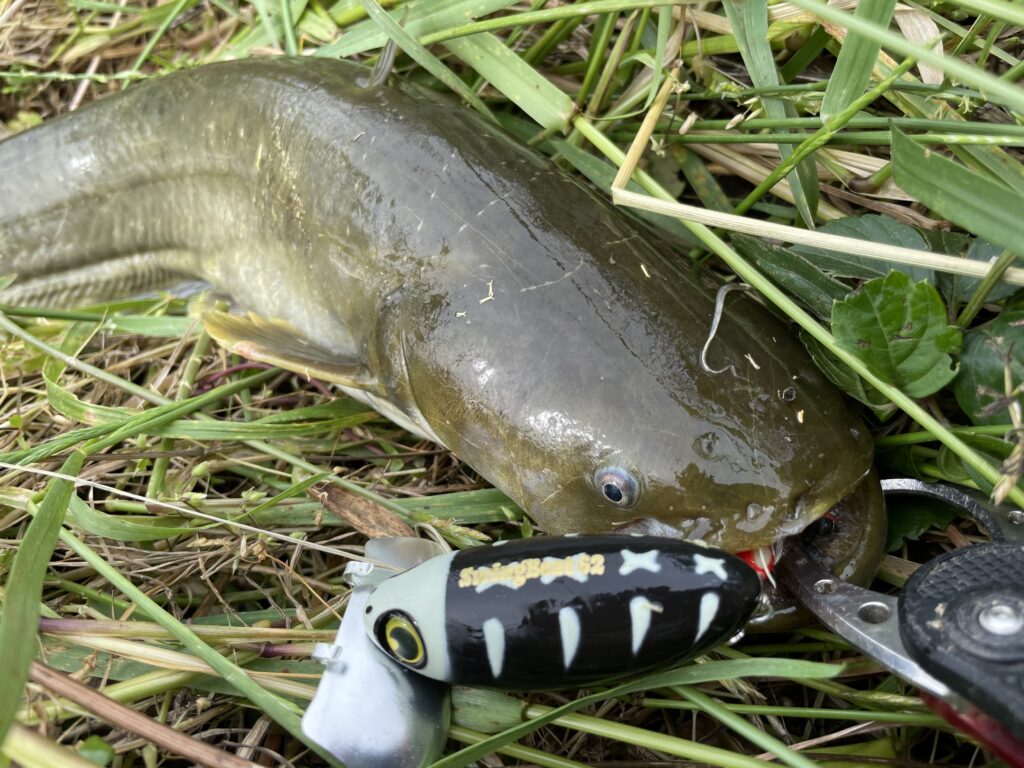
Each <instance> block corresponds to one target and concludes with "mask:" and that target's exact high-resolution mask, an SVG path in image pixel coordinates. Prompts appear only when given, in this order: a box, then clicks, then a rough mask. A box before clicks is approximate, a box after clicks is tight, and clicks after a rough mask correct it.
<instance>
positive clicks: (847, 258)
mask: <svg viewBox="0 0 1024 768" xmlns="http://www.w3.org/2000/svg"><path fill="white" fill-rule="evenodd" d="M819 231H820V232H826V233H828V234H830V235H841V236H843V237H855V238H857V239H859V240H870V241H871V242H873V243H883V244H885V245H898V246H900V247H902V248H913V249H915V250H919V251H926V250H928V244H927V243H926V242H925V240H924V238H923V237H921V235H920V234H919V233H918V231H917V230H916V229H914V228H913V227H909V226H907V225H906V224H902V223H900V222H898V221H896V220H895V219H892V218H890V217H888V216H881V215H877V214H868V215H866V216H852V217H850V218H848V219H837V220H835V221H830V222H828V223H827V224H825V225H823V226H821V227H819ZM792 250H793V251H794V252H795V253H798V254H800V255H801V256H805V257H807V258H808V259H809V260H810V261H811V262H813V263H814V264H817V265H818V266H819V267H821V268H822V269H824V270H825V271H826V272H831V273H832V274H833V275H838V276H840V277H856V278H860V279H868V278H872V277H884V276H885V275H886V274H888V272H889V270H890V269H895V270H899V271H900V272H905V273H906V274H908V275H910V276H911V277H912V278H914V279H915V280H931V279H932V277H933V274H932V271H931V270H929V269H924V268H923V267H913V266H909V265H907V264H898V263H896V262H889V261H880V260H878V259H865V258H864V257H862V256H857V255H855V254H851V253H847V254H838V253H835V252H834V251H826V250H822V249H820V248H812V247H810V246H806V245H795V246H793V248H792Z"/></svg>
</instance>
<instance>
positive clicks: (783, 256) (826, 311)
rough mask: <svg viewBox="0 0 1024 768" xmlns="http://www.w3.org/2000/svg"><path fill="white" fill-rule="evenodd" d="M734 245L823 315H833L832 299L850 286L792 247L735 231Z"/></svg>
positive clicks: (840, 296) (821, 316) (843, 292)
mask: <svg viewBox="0 0 1024 768" xmlns="http://www.w3.org/2000/svg"><path fill="white" fill-rule="evenodd" d="M732 242H733V245H735V246H736V249H737V250H738V251H739V252H740V253H741V254H742V255H743V256H745V257H747V258H748V259H750V260H751V261H752V262H754V263H755V264H756V265H757V266H758V267H760V268H761V269H762V270H763V271H764V272H766V273H767V274H768V276H769V277H770V278H772V279H773V280H774V281H775V282H777V283H778V284H779V285H780V286H782V287H783V288H785V289H786V290H787V291H788V292H789V293H790V294H791V295H792V296H795V297H796V298H798V299H800V301H802V302H803V303H804V304H806V305H807V306H808V307H810V308H811V310H812V311H813V312H814V313H815V314H816V315H818V317H820V318H822V319H828V318H829V317H831V315H832V302H834V301H839V300H841V299H842V298H843V297H844V296H846V294H847V293H849V291H850V289H849V288H847V287H846V286H845V285H843V284H842V283H838V282H836V281H835V280H833V279H831V278H830V277H828V276H827V275H825V274H823V273H822V272H821V271H820V270H819V269H817V268H816V267H815V266H814V265H813V264H811V263H810V262H809V261H807V260H806V259H804V258H803V257H801V256H797V255H796V254H795V253H793V252H792V251H789V250H787V249H785V248H780V247H779V246H776V245H769V244H768V243H765V242H764V241H763V240H761V239H760V238H757V237H749V236H747V235H735V234H734V235H733V236H732Z"/></svg>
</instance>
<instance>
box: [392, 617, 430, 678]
mask: <svg viewBox="0 0 1024 768" xmlns="http://www.w3.org/2000/svg"><path fill="white" fill-rule="evenodd" d="M384 639H385V641H386V642H387V645H388V648H389V649H391V653H392V654H393V655H394V657H395V658H396V659H398V660H399V661H400V662H402V663H403V664H409V665H410V666H419V665H420V664H422V663H423V661H424V658H425V656H426V654H425V652H424V650H423V639H422V638H421V637H420V633H419V630H418V629H416V625H415V624H413V623H412V622H411V621H410V620H409V619H408V618H407V617H405V616H403V615H402V614H400V613H396V614H394V615H393V616H390V617H388V620H387V623H386V624H385V625H384Z"/></svg>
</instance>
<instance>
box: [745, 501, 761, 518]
mask: <svg viewBox="0 0 1024 768" xmlns="http://www.w3.org/2000/svg"><path fill="white" fill-rule="evenodd" d="M762 512H764V508H763V507H762V506H761V505H760V504H758V503H757V502H753V503H751V504H748V505H747V520H757V518H758V517H759V516H760V515H761V513H762Z"/></svg>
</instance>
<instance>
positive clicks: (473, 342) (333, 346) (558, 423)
mask: <svg viewBox="0 0 1024 768" xmlns="http://www.w3.org/2000/svg"><path fill="white" fill-rule="evenodd" d="M363 78H365V70H363V69H361V68H359V67H356V66H354V65H351V64H347V63H344V62H336V61H323V60H313V59H303V60H301V61H299V60H288V59H280V60H257V61H253V60H249V61H241V62H232V63H228V64H221V65H214V66H209V67H204V68H200V69H197V70H193V71H188V72H182V73H178V74H175V75H172V76H169V77H166V78H162V79H160V80H157V81H154V82H150V83H146V84H142V85H138V86H133V87H132V88H130V89H128V90H127V91H126V92H125V93H123V94H120V95H118V96H115V97H112V98H108V99H105V100H102V101H101V102H99V103H97V104H94V105H91V106H89V107H87V108H85V109H82V110H80V111H78V112H76V113H75V114H73V115H70V116H68V117H65V118H61V119H58V120H54V121H52V122H51V123H48V124H45V125H43V126H41V127H39V128H36V129H32V130H30V131H26V132H25V133H22V134H18V135H16V136H14V137H13V138H11V139H9V140H7V141H6V142H3V143H0V201H2V202H0V273H7V274H9V273H15V272H16V273H18V274H19V278H20V279H19V282H18V283H17V284H16V285H15V287H14V288H13V289H12V292H11V293H9V294H6V295H5V300H8V301H12V300H13V301H20V302H27V301H35V302H42V301H46V302H50V303H70V302H72V301H81V300H84V299H85V298H90V297H98V296H110V295H111V294H114V293H128V292H131V291H137V290H139V289H141V288H142V287H145V286H148V285H154V284H157V283H160V282H163V283H164V284H166V282H167V281H168V280H169V279H171V278H172V277H174V276H176V275H193V276H197V277H200V278H202V279H204V280H207V281H209V282H211V283H212V284H214V285H215V286H218V287H220V288H222V289H224V290H225V291H226V292H228V293H230V294H231V295H232V296H233V297H234V298H235V299H236V300H237V301H238V303H239V304H240V305H241V306H243V307H244V308H246V309H249V310H252V311H254V312H256V313H258V314H260V315H262V316H265V317H271V318H280V319H283V320H285V321H288V322H289V323H291V324H292V325H294V326H295V327H296V328H297V329H298V331H299V332H300V333H301V334H302V335H303V336H305V337H307V338H308V339H312V340H315V341H316V342H317V343H318V344H319V345H321V346H324V347H327V348H329V349H330V350H331V351H332V352H334V353H336V354H337V355H338V356H339V357H349V358H356V359H358V360H361V361H363V362H364V363H365V364H366V365H367V367H368V368H369V370H370V372H372V373H373V374H374V375H375V376H376V378H377V380H378V381H379V384H378V385H377V386H376V388H374V389H372V391H371V396H370V398H369V399H370V400H371V402H372V403H373V404H375V405H377V406H378V407H381V408H382V410H384V411H385V412H386V413H387V414H388V415H391V416H392V417H394V418H397V419H398V420H399V421H400V423H403V424H405V425H407V426H410V427H412V428H415V429H417V431H419V432H421V433H422V434H425V435H427V436H430V437H433V438H435V439H437V440H439V441H440V442H442V443H443V444H444V445H446V446H448V447H449V448H451V449H452V450H454V451H455V452H456V453H457V454H458V455H459V456H461V457H462V458H463V459H464V460H465V461H466V462H467V463H468V464H470V465H471V466H472V467H474V468H475V469H476V470H477V471H479V472H480V473H481V474H482V475H483V476H484V477H486V478H487V479H488V480H490V481H491V482H493V483H494V484H495V485H496V486H497V487H499V488H501V489H502V490H503V491H505V492H506V493H508V494H509V495H510V496H511V497H512V498H513V499H514V500H516V501H517V502H518V503H519V504H521V505H522V507H523V508H524V509H525V510H526V511H527V512H528V513H529V514H530V515H531V516H532V517H533V518H534V519H535V521H536V522H537V523H538V524H539V525H540V526H541V527H542V528H544V529H545V530H547V531H550V532H553V533H554V532H567V531H601V530H608V529H609V528H611V527H612V526H613V525H614V524H616V523H618V522H622V521H627V520H630V519H634V518H640V517H653V518H657V519H658V520H660V521H662V522H664V523H667V524H670V525H673V526H677V527H678V528H679V529H681V530H682V532H683V533H684V535H687V536H691V537H701V538H704V539H705V540H707V541H709V542H710V543H713V544H717V545H720V546H723V547H725V548H726V549H729V550H733V551H736V550H745V549H749V548H751V547H755V546H761V545H764V544H767V543H770V542H772V541H774V540H776V539H777V538H778V537H779V536H780V535H784V534H790V533H794V532H796V531H798V530H800V529H802V528H803V527H804V526H805V525H806V524H808V523H809V522H810V521H812V520H814V519H815V518H817V517H819V516H820V515H821V514H823V513H824V512H825V511H826V510H827V509H828V508H829V507H831V506H832V505H833V504H834V503H836V502H837V501H838V500H839V499H840V498H841V497H842V496H844V495H845V494H846V493H847V492H848V491H849V490H850V489H852V488H853V487H854V486H855V485H856V484H857V483H858V482H859V481H860V480H861V479H862V478H863V477H864V476H865V474H866V473H867V472H868V469H869V467H870V464H871V443H870V438H869V435H868V434H867V431H866V430H865V429H864V427H863V426H862V425H860V424H859V423H858V422H857V421H856V420H855V419H853V418H852V417H851V416H850V415H849V414H848V413H847V410H846V407H845V404H844V402H843V401H842V400H841V398H840V396H839V395H838V394H837V392H836V391H835V390H834V389H833V388H832V387H831V386H830V385H829V384H828V383H827V382H826V381H825V380H824V378H823V377H822V376H821V374H820V373H819V372H818V371H817V369H816V368H815V367H814V366H813V364H812V363H811V362H810V360H809V358H808V357H807V355H806V354H805V353H804V351H803V349H802V348H801V347H800V345H799V343H798V342H797V341H796V340H795V339H794V338H793V335H792V334H791V332H790V331H789V329H788V328H787V327H786V326H785V325H784V324H783V323H782V322H780V321H778V320H777V319H776V318H775V317H774V316H772V315H771V313H770V312H768V311H767V310H766V309H764V308H763V307H762V306H761V305H760V304H758V303H757V302H756V301H755V300H753V299H751V298H749V297H746V296H737V295H735V294H730V295H729V297H728V298H727V299H726V304H725V311H724V314H723V318H722V322H721V324H720V326H719V328H718V331H717V333H716V334H715V336H714V338H713V340H712V341H711V343H710V346H709V348H708V351H707V363H708V365H709V366H710V367H711V368H713V369H714V370H721V371H722V372H720V373H712V372H709V371H708V370H705V369H704V368H703V367H702V365H701V362H700V361H701V350H702V347H703V346H704V344H705V341H706V340H707V338H708V334H709V329H710V326H711V321H712V316H713V313H714V304H715V291H716V289H717V287H718V282H717V281H716V280H715V279H713V278H712V277H711V276H708V275H706V274H701V273H699V272H697V271H695V270H691V269H689V268H688V267H687V266H686V265H685V264H684V263H683V260H682V259H681V258H680V257H677V256H672V255H670V254H667V253H666V252H664V250H663V247H662V246H660V245H658V244H657V243H656V241H654V240H653V239H652V238H651V237H649V235H648V234H647V233H646V231H645V230H643V228H642V227H641V226H639V225H638V224H636V223H634V222H633V220H632V219H630V218H629V217H627V216H626V215H624V214H623V213H621V212H620V211H618V210H616V209H614V208H613V207H612V206H610V205H609V204H608V203H606V202H605V201H604V200H602V199H601V198H600V197H599V196H598V195H597V194H595V193H594V192H592V191H591V190H589V189H588V188H586V187H584V186H583V185H582V184H580V183H579V182H577V181H575V180H574V179H572V178H571V177H569V176H567V175H565V174H564V173H562V172H561V171H560V170H559V169H557V168H556V167H554V166H553V165H552V164H551V163H550V162H549V161H547V160H546V159H544V158H542V157H540V156H539V155H537V154H535V153H533V152H532V151H530V150H528V149H526V148H523V147H521V146H519V145H518V144H517V143H515V142H514V141H512V140H511V139H509V138H508V137H506V136H505V135H504V134H502V133H501V132H500V130H499V129H497V128H496V127H494V126H492V125H490V124H488V123H486V122H485V121H484V120H483V119H481V118H479V117H478V116H477V115H475V114H473V113H470V112H468V111H465V110H462V109H460V108H458V107H456V106H454V105H453V104H452V103H451V102H449V101H446V100H444V99H443V98H440V97H438V96H436V95H433V94H429V93H426V92H423V91H420V90H417V89H415V88H412V87H408V86H395V87H392V86H381V87H371V88H364V87H362V86H361V85H360V84H359V82H358V81H360V80H361V79H363ZM346 391H352V390H351V388H346ZM608 466H614V467H621V468H624V469H625V470H627V471H629V472H631V473H632V474H634V475H635V476H636V477H637V479H638V481H639V497H638V499H637V500H636V502H635V504H633V505H632V506H630V507H629V508H620V507H619V506H616V505H615V504H613V503H611V502H609V501H607V500H606V499H605V498H604V497H603V496H602V494H601V489H600V488H598V487H595V481H594V474H595V471H596V470H599V469H600V468H603V467H608Z"/></svg>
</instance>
